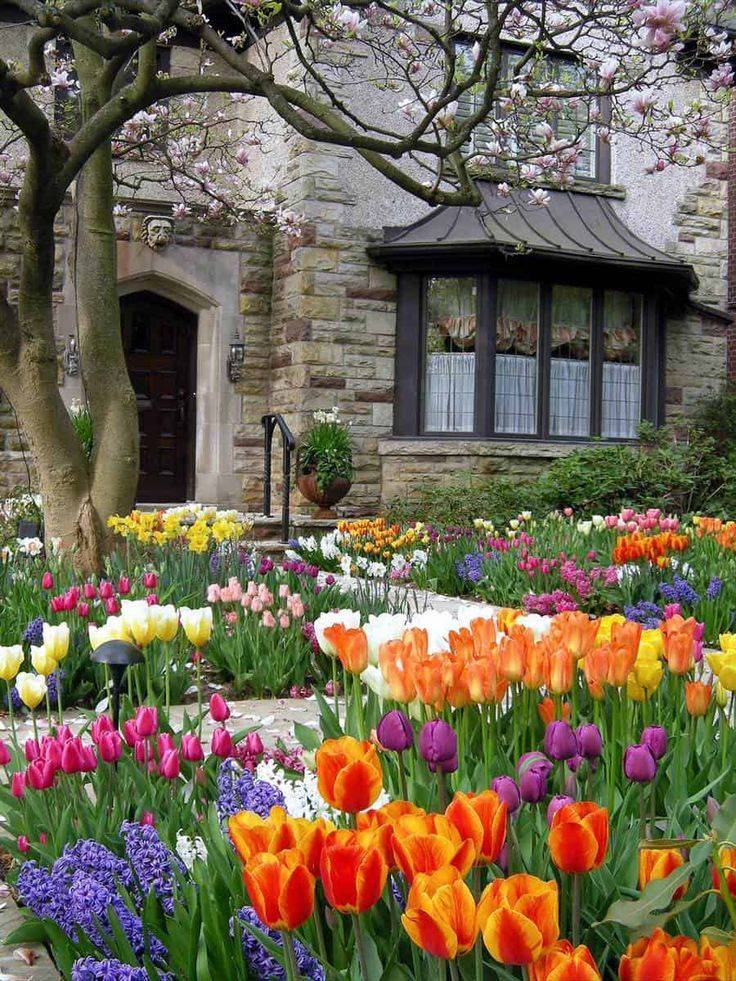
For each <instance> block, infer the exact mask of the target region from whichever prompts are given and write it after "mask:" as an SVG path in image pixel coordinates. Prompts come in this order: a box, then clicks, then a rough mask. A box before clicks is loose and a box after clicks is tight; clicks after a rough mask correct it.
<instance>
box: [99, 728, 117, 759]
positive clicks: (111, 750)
mask: <svg viewBox="0 0 736 981" xmlns="http://www.w3.org/2000/svg"><path fill="white" fill-rule="evenodd" d="M97 747H98V749H99V751H100V757H101V758H102V759H103V760H104V761H105V763H117V761H118V760H119V759H120V757H121V755H122V752H123V738H122V736H121V735H120V733H119V732H103V733H102V736H101V738H100V740H99V742H97Z"/></svg>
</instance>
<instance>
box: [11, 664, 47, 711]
mask: <svg viewBox="0 0 736 981" xmlns="http://www.w3.org/2000/svg"><path fill="white" fill-rule="evenodd" d="M15 687H16V688H17V690H18V695H19V696H20V700H21V702H23V704H24V705H25V706H26V707H27V708H29V709H35V708H36V706H37V705H40V704H41V702H42V701H43V700H44V698H45V697H46V679H45V678H44V677H43V675H40V674H31V673H30V671H21V672H20V674H19V675H18V676H17V678H16V679H15Z"/></svg>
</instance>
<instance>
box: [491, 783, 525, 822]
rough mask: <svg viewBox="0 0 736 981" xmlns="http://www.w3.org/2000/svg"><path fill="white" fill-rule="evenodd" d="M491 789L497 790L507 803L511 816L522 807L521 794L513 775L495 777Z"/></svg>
mask: <svg viewBox="0 0 736 981" xmlns="http://www.w3.org/2000/svg"><path fill="white" fill-rule="evenodd" d="M491 790H493V791H495V792H496V793H497V794H498V796H499V797H500V799H501V800H502V801H503V802H504V804H505V805H506V811H507V813H508V815H509V817H512V816H513V815H514V814H516V812H517V811H518V810H519V808H520V807H521V794H520V793H519V788H518V787H517V785H516V781H515V780H514V778H513V777H505V776H504V777H494V778H493V781H492V782H491Z"/></svg>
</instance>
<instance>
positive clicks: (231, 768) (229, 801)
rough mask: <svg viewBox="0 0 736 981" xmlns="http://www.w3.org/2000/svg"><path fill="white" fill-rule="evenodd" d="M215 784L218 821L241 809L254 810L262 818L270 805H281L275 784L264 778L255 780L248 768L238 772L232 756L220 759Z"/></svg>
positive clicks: (281, 801) (267, 813)
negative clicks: (217, 793) (217, 789)
mask: <svg viewBox="0 0 736 981" xmlns="http://www.w3.org/2000/svg"><path fill="white" fill-rule="evenodd" d="M217 786H218V788H219V795H218V798H217V813H218V814H219V816H220V820H221V821H224V820H225V819H226V818H229V817H232V816H233V814H238V813H240V811H255V813H256V814H258V815H260V817H263V818H265V817H268V815H269V814H270V812H271V808H272V807H283V806H284V803H285V801H284V795H283V794H282V793H281V791H280V790H279V789H278V787H272V786H271V784H270V783H267V782H266V781H265V780H255V779H254V777H253V774H252V773H251V772H250V770H243V771H242V772H241V771H240V768H239V767H238V764H237V763H236V762H235V760H233V759H228V760H223V762H222V763H221V764H220V770H219V772H218V774H217Z"/></svg>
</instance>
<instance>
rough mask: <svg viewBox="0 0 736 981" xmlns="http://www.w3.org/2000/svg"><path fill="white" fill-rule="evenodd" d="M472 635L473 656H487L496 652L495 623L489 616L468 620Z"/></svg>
mask: <svg viewBox="0 0 736 981" xmlns="http://www.w3.org/2000/svg"><path fill="white" fill-rule="evenodd" d="M470 632H471V633H472V635H473V656H474V657H489V656H490V655H491V654H492V653H495V652H496V625H495V623H494V622H493V620H491V618H490V617H476V619H475V620H471V621H470Z"/></svg>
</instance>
